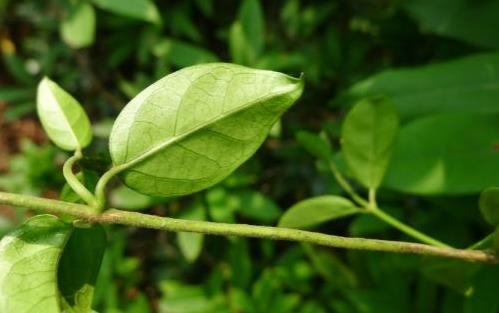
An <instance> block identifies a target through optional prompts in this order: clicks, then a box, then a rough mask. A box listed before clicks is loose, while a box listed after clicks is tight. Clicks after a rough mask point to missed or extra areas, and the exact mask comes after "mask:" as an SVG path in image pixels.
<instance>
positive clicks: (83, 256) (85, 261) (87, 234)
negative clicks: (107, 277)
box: [57, 225, 106, 313]
mask: <svg viewBox="0 0 499 313" xmlns="http://www.w3.org/2000/svg"><path fill="white" fill-rule="evenodd" d="M105 249H106V233H105V231H104V229H103V228H102V226H100V225H95V226H84V227H78V228H74V231H73V233H72V234H71V237H70V238H69V240H68V242H67V244H66V247H65V249H64V253H63V254H62V257H61V259H60V262H59V269H58V272H57V276H58V277H57V278H58V284H59V289H60V293H61V296H62V297H63V298H64V300H65V301H66V303H67V304H68V305H69V306H70V307H71V308H73V309H74V310H75V311H76V312H78V313H79V312H91V306H92V298H93V293H94V288H95V282H96V280H97V275H98V274H99V269H100V265H101V261H102V257H103V256H104V251H105Z"/></svg>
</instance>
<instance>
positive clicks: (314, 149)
mask: <svg viewBox="0 0 499 313" xmlns="http://www.w3.org/2000/svg"><path fill="white" fill-rule="evenodd" d="M296 139H298V141H299V142H300V143H301V144H302V146H303V147H305V149H307V151H308V152H310V153H311V154H312V155H314V156H315V157H317V158H319V159H321V160H324V161H326V162H329V161H331V159H332V158H333V149H332V148H331V145H330V144H329V142H327V141H326V139H324V138H322V137H321V136H319V135H316V134H314V133H310V132H307V131H300V132H298V134H297V135H296Z"/></svg>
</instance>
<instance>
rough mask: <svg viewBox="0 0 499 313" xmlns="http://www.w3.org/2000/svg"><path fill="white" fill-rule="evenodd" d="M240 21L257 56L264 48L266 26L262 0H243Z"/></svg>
mask: <svg viewBox="0 0 499 313" xmlns="http://www.w3.org/2000/svg"><path fill="white" fill-rule="evenodd" d="M239 21H240V23H241V27H242V30H243V32H244V34H245V37H246V38H247V40H248V44H249V45H250V47H251V49H252V50H253V51H254V57H257V56H258V55H259V54H260V52H261V51H262V49H263V44H264V27H265V26H264V20H263V12H262V7H261V5H260V0H243V2H242V4H241V8H240V9H239Z"/></svg>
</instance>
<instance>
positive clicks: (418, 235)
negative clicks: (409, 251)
mask: <svg viewBox="0 0 499 313" xmlns="http://www.w3.org/2000/svg"><path fill="white" fill-rule="evenodd" d="M369 211H370V212H371V213H372V214H374V215H375V216H376V217H378V218H379V219H380V220H382V221H384V222H385V223H387V224H389V225H391V226H393V227H395V228H397V229H398V230H400V231H401V232H403V233H405V234H406V235H409V236H411V237H412V238H415V239H417V240H419V241H421V242H424V243H426V244H429V245H432V246H435V247H441V248H450V246H449V245H447V244H445V243H443V242H441V241H438V240H436V239H434V238H432V237H430V236H428V235H426V234H424V233H422V232H420V231H419V230H417V229H414V228H412V227H411V226H409V225H407V224H404V223H402V222H401V221H399V220H398V219H396V218H394V217H393V216H391V215H389V214H387V213H386V212H384V211H382V210H381V209H379V208H378V207H377V206H374V207H372V208H371V209H370V210H369Z"/></svg>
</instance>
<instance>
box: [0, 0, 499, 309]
mask: <svg viewBox="0 0 499 313" xmlns="http://www.w3.org/2000/svg"><path fill="white" fill-rule="evenodd" d="M83 5H86V6H87V8H86V9H81V6H83ZM79 6H80V7H79ZM134 6H135V7H134ZM79 10H80V11H79ZM81 10H87V11H86V12H84V13H81V12H82V11H81ZM88 11H90V13H89V12H88ZM79 14H80V15H79ZM94 14H95V19H94V18H93V16H94ZM0 22H1V24H2V27H1V28H0V46H1V52H2V54H1V56H2V59H3V60H2V61H3V62H2V63H1V64H0V73H1V75H0V189H3V190H6V191H10V192H19V193H27V194H36V195H43V196H45V197H52V198H56V197H58V195H59V192H60V190H61V188H62V186H63V184H64V179H63V177H62V173H61V171H60V168H61V166H62V163H63V162H64V159H65V158H66V157H67V156H66V155H65V154H64V153H63V152H61V151H60V150H58V149H57V148H55V147H53V146H52V145H51V144H50V143H49V142H48V140H47V138H46V136H45V135H44V134H43V131H42V129H41V127H40V125H39V122H38V120H37V118H36V114H35V95H36V85H37V83H38V82H39V80H40V79H41V78H42V77H43V76H45V75H46V76H49V77H51V79H53V80H54V81H56V82H58V83H59V84H60V85H61V86H63V87H64V88H65V89H66V90H68V91H69V92H70V93H72V94H73V95H74V96H75V97H76V98H77V99H78V100H79V101H80V102H81V103H82V104H83V105H84V107H85V109H86V110H87V111H88V112H89V115H90V117H91V119H92V122H93V123H94V126H95V128H94V132H95V135H96V137H97V138H96V139H95V140H94V142H93V144H92V146H91V148H90V149H89V152H88V153H87V155H88V157H87V158H86V159H85V160H84V165H85V166H86V167H88V168H91V169H93V170H96V171H97V172H102V171H103V170H104V169H105V168H106V167H107V166H108V165H109V163H110V161H109V156H108V153H107V149H106V147H107V139H108V135H109V131H110V127H111V126H112V121H113V119H114V118H115V117H116V115H117V114H118V113H119V112H120V110H121V109H122V108H123V106H124V105H125V104H126V103H127V102H128V101H129V100H130V99H131V98H132V97H133V96H135V95H136V94H137V93H138V92H139V91H140V90H142V89H143V88H144V87H146V86H148V85H149V84H151V83H152V82H154V81H155V80H157V79H159V78H160V77H163V76H164V75H166V74H168V73H170V72H172V71H175V70H176V69H179V68H182V67H185V66H189V65H193V64H197V63H203V62H212V61H223V62H233V63H239V64H244V65H247V66H251V67H257V68H265V69H271V70H277V71H281V72H285V73H288V74H290V75H295V76H298V75H300V73H304V75H305V79H306V88H305V92H304V94H303V96H302V98H301V99H300V100H299V102H298V103H297V104H296V105H295V106H294V107H292V108H291V110H290V111H289V112H288V113H287V114H285V116H284V117H283V119H282V121H281V122H280V123H279V124H278V125H277V126H276V127H274V129H273V131H272V134H271V135H270V137H269V138H268V140H267V141H266V142H265V144H264V145H263V147H262V148H261V149H260V150H259V151H258V152H257V154H256V155H255V156H254V157H253V158H252V159H250V160H249V161H248V162H247V163H246V164H244V165H243V166H242V167H241V168H240V169H238V170H237V171H236V172H235V173H234V174H233V175H232V176H230V177H229V178H228V179H226V180H225V181H224V182H223V183H221V184H219V185H217V186H215V187H213V188H211V189H209V190H206V191H203V192H200V193H198V194H195V195H192V196H189V197H184V198H180V199H155V198H149V197H146V196H142V195H139V194H136V193H134V192H132V191H130V190H128V189H125V188H124V187H122V186H119V185H118V184H116V186H115V188H114V189H113V190H112V191H111V194H110V201H111V204H112V205H115V206H117V207H121V208H128V209H140V210H142V211H145V212H149V213H153V214H158V215H162V216H176V217H183V218H193V219H207V220H213V221H224V222H241V223H252V224H264V225H275V224H276V223H277V221H278V219H279V217H280V216H281V214H282V213H283V212H284V211H285V210H286V209H287V208H288V207H289V206H291V205H292V204H293V203H295V202H297V201H299V200H302V199H305V198H307V197H311V196H314V195H321V194H328V193H333V194H340V193H341V190H340V188H339V187H338V185H337V184H336V183H335V181H334V179H333V177H332V175H331V174H330V173H329V171H328V170H327V168H326V167H325V166H324V165H323V164H322V163H321V162H319V161H318V160H316V159H315V158H314V157H313V156H312V155H310V154H309V153H308V152H307V151H306V149H304V147H303V146H302V145H301V144H300V143H299V141H297V140H296V135H297V134H298V132H300V131H309V132H315V133H318V132H320V131H324V132H326V133H327V134H329V136H330V138H332V144H333V147H334V149H335V151H338V150H339V144H340V139H339V135H340V127H341V121H342V119H343V117H344V115H345V113H346V112H347V111H348V109H349V108H350V106H351V105H352V103H353V102H354V101H355V100H356V99H358V98H361V97H364V96H368V95H372V94H384V95H386V96H388V97H391V98H392V100H393V101H394V102H395V104H396V105H397V107H398V108H399V110H400V112H399V113H400V115H401V119H402V133H401V138H403V140H404V143H405V144H401V145H400V146H399V148H398V150H397V151H398V153H399V154H396V156H395V159H394V161H393V164H394V165H393V167H394V168H395V169H396V170H392V171H391V172H390V171H389V173H388V176H387V182H386V184H385V186H384V188H382V189H381V191H380V194H379V198H380V203H381V206H382V207H383V208H385V209H386V210H387V211H389V212H390V213H391V214H393V215H394V216H397V217H399V218H400V219H402V220H404V221H406V222H407V223H408V224H411V225H413V226H415V227H416V228H418V229H421V230H423V231H425V232H426V233H428V234H430V235H432V236H434V237H436V238H438V239H440V240H442V241H445V242H447V243H449V244H451V245H454V246H456V247H466V246H469V245H471V244H472V243H474V242H476V241H478V240H480V239H481V238H483V237H484V236H486V235H487V234H488V233H490V232H491V231H492V230H491V227H489V226H488V225H486V223H485V222H484V221H483V219H482V218H481V216H480V214H479V210H478V205H477V196H478V193H479V192H480V191H481V190H482V189H484V188H485V187H488V186H490V185H493V184H494V183H495V184H496V185H497V182H498V178H499V174H498V173H499V172H498V170H499V168H498V165H497V164H499V162H497V161H496V160H497V157H498V156H497V154H496V151H497V143H498V142H499V141H497V140H498V139H499V138H498V134H499V126H498V125H499V123H498V122H499V115H497V112H499V109H498V108H499V107H498V106H499V93H497V92H496V89H497V88H498V87H497V86H498V84H499V76H498V74H497V72H496V70H497V71H499V55H497V54H496V53H495V52H494V51H495V49H497V48H499V31H498V29H499V25H498V24H499V1H495V0H482V1H471V0H459V1H451V0H438V1H436V0H435V1H427V0H411V1H401V0H400V1H398V0H352V1H340V0H338V1H311V0H309V1H305V0H289V1H263V0H261V1H258V0H243V1H228V0H192V1H187V0H186V1H180V0H177V1H160V0H156V1H154V2H153V1H152V0H134V1H118V0H94V1H84V0H80V1H64V0H50V1H29V0H17V1H8V0H0ZM94 28H95V31H92V29H94ZM461 58H464V59H461ZM454 60H457V61H454ZM438 64H443V65H438ZM396 68H411V70H393V69H396ZM379 73H382V74H379ZM376 74H378V75H376ZM390 75H391V76H390ZM366 79H368V80H366ZM359 82H360V84H359ZM352 86H354V87H352ZM359 86H360V87H359ZM456 111H459V112H465V113H461V114H462V116H464V117H461V119H457V121H458V122H455V121H454V122H452V121H451V122H449V123H446V124H445V123H444V122H442V120H439V118H442V119H444V120H445V119H446V117H445V116H447V115H452V114H453V113H456ZM414 112H416V113H414ZM483 112H487V113H488V115H487V116H488V118H487V122H483V116H482V115H480V116H478V115H479V113H483ZM425 118H427V119H431V118H436V119H437V120H436V122H434V123H433V124H431V123H430V124H423V126H424V125H426V126H424V127H423V126H421V127H419V128H417V127H416V126H414V124H416V125H417V123H418V121H419V122H420V123H425V121H424V119H425ZM442 123H444V124H442ZM484 123H489V124H490V125H489V124H486V125H489V126H487V127H481V128H480V127H479V124H480V125H484ZM408 125H409V126H411V125H412V127H413V129H414V128H417V129H416V130H413V132H412V133H411V132H410V131H407V130H405V132H404V128H405V129H407V128H408V127H409V126H408ZM428 125H429V126H428ZM432 125H433V126H432ZM431 127H434V128H431ZM425 129H426V132H425V131H424V130H425ZM434 138H436V139H434ZM480 138H487V141H484V140H481V139H480ZM478 143H480V144H478ZM482 143H484V144H483V145H482ZM411 149H412V150H411ZM425 149H426V150H425ZM413 151H419V152H418V153H416V154H414V153H413ZM397 155H398V156H400V157H399V158H397ZM435 155H438V159H434V156H435ZM494 157H495V159H494ZM338 159H341V157H340V156H339V157H338ZM340 161H341V160H340ZM437 161H438V162H437ZM425 162H426V163H425ZM435 164H439V166H440V167H432V166H436V165H435ZM442 168H443V170H442ZM439 169H440V176H438V175H437V176H438V177H440V181H439V182H435V181H432V182H427V181H424V177H434V176H432V175H433V174H432V173H433V172H432V171H438V170H439ZM442 171H443V172H442ZM442 173H443V174H442ZM418 175H420V176H418ZM442 175H443V176H442ZM438 177H437V178H434V179H437V180H438ZM467 182H468V183H467ZM0 212H1V215H0V233H2V234H3V233H5V232H6V231H8V230H9V229H11V228H12V227H14V225H16V224H18V223H20V222H21V221H22V220H23V219H24V218H25V217H26V216H27V214H29V213H28V212H22V213H19V211H13V210H11V209H10V208H7V207H0ZM311 214H312V213H311ZM317 230H318V231H321V232H325V233H331V234H338V235H345V236H365V237H373V238H383V239H392V240H411V239H410V238H407V237H406V236H404V235H401V234H400V233H399V232H398V231H396V230H393V229H391V228H389V227H388V226H386V225H384V224H383V223H382V222H380V221H378V220H375V219H374V218H373V217H370V216H364V215H360V216H354V217H349V218H345V219H341V220H335V221H331V222H328V223H326V224H324V225H322V226H320V227H319V228H317ZM108 236H109V243H108V251H107V253H106V256H105V259H104V263H103V266H102V270H101V274H100V277H99V282H98V286H97V291H96V296H95V304H96V308H98V310H99V312H109V313H110V312H126V313H135V312H137V313H139V312H140V313H142V312H164V313H212V312H213V313H215V312H220V313H222V312H233V313H235V312H251V313H263V312H274V313H287V312H299V313H321V312H338V313H370V312H376V313H391V312H394V313H395V312H397V313H400V312H414V313H416V312H417V313H423V312H425V313H426V312H445V313H451V312H452V313H459V312H463V313H465V312H466V313H470V312H473V313H489V312H490V313H495V312H498V308H499V301H498V299H497V297H496V296H494V294H495V295H497V285H494V282H495V283H497V279H498V278H499V272H498V270H497V268H493V267H485V268H478V266H470V265H467V264H464V263H460V262H447V261H445V262H444V261H438V260H433V259H428V258H421V257H415V256H404V255H395V254H381V253H370V252H356V251H342V250H333V249H322V248H318V247H312V246H307V245H300V244H290V243H283V242H270V241H265V240H248V239H240V238H217V237H205V238H203V236H201V235H176V234H170V233H164V232H157V231H151V230H142V229H130V228H123V227H110V228H109V229H108ZM469 273H473V274H474V275H471V274H469ZM468 274H469V275H468ZM470 281H471V282H472V283H471V285H473V286H474V288H470Z"/></svg>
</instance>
